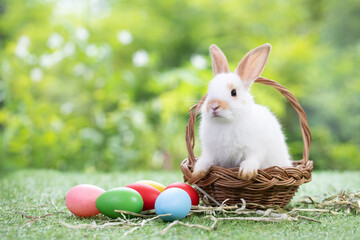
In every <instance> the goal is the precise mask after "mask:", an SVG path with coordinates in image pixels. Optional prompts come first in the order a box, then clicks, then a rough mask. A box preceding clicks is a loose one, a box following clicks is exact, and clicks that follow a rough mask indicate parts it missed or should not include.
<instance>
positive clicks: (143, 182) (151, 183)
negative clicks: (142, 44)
mask: <svg viewBox="0 0 360 240" xmlns="http://www.w3.org/2000/svg"><path fill="white" fill-rule="evenodd" d="M136 183H142V184H146V185H149V186H152V187H154V188H156V189H157V190H159V191H160V192H162V191H164V189H165V186H164V185H162V184H161V183H158V182H155V181H152V180H141V181H137V182H136Z"/></svg>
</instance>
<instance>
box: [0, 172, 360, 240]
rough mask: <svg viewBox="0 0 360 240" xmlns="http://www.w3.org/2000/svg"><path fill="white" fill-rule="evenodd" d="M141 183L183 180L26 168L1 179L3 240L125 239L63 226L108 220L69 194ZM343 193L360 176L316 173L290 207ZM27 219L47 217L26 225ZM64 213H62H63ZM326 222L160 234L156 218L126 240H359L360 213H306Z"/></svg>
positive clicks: (195, 219)
mask: <svg viewBox="0 0 360 240" xmlns="http://www.w3.org/2000/svg"><path fill="white" fill-rule="evenodd" d="M141 179H151V180H155V181H158V182H161V183H163V184H164V185H167V184H170V183H172V182H175V181H182V175H181V172H180V171H176V172H145V171H144V172H115V173H76V172H72V173H68V172H58V171H52V170H22V171H17V172H13V173H9V174H6V175H3V176H1V177H0V239H40V238H43V239H85V238H87V239H115V238H117V239H122V238H123V234H124V233H125V232H127V231H129V230H130V229H131V228H129V227H128V228H124V227H111V228H102V229H100V228H97V229H69V228H67V227H65V226H63V225H61V224H60V222H65V223H68V224H72V225H77V224H90V223H93V222H94V221H95V222H96V223H97V224H102V222H103V221H107V220H108V219H107V218H106V217H104V216H102V215H98V216H96V217H92V218H88V219H85V218H78V217H75V216H73V215H72V214H71V213H70V212H69V211H68V210H67V209H66V206H65V195H66V193H67V191H68V190H69V189H70V188H71V187H73V186H75V185H77V184H81V183H88V184H94V185H97V186H100V187H102V188H104V189H109V188H114V187H119V186H124V185H127V184H129V183H132V182H134V181H137V180H141ZM341 190H345V191H351V192H355V191H359V190H360V172H342V173H340V172H315V173H313V181H312V182H310V183H308V184H304V185H303V186H301V187H300V189H299V192H298V193H297V194H296V196H295V198H294V199H293V201H292V203H291V204H294V202H296V201H297V200H300V199H302V198H303V197H305V196H311V197H313V198H314V199H317V200H322V199H324V198H325V197H327V196H330V195H334V194H336V193H338V192H339V191H341ZM20 212H22V213H24V214H26V215H29V216H43V215H45V214H49V213H55V212H60V213H57V214H55V215H53V216H48V217H45V218H43V219H41V220H39V221H35V222H33V223H31V224H27V225H24V223H26V222H27V221H29V220H31V219H28V218H25V217H23V216H22V215H21V214H20ZM61 212H63V213H61ZM303 215H304V216H308V217H312V218H316V219H318V220H321V221H322V223H317V222H311V221H307V220H301V219H300V220H299V221H298V222H280V223H264V222H249V221H235V220H232V221H222V222H218V224H217V228H216V230H214V231H210V232H209V231H205V230H202V229H197V228H187V227H184V226H175V227H173V228H171V229H170V230H169V231H168V232H167V233H166V234H165V235H161V233H160V232H161V230H162V229H164V228H165V227H166V226H167V225H168V223H165V222H162V221H161V220H160V219H156V220H154V221H151V222H150V223H148V224H146V225H145V226H144V227H143V228H141V229H139V230H136V231H134V232H133V233H132V234H130V235H128V236H127V237H126V238H128V239H360V227H359V226H360V215H355V214H346V212H345V211H343V212H341V213H340V214H338V215H332V214H330V213H329V214H328V213H325V214H324V213H321V214H320V213H304V214H303ZM183 222H187V223H197V224H202V225H207V226H210V225H211V223H212V221H211V220H209V219H207V218H204V217H203V216H201V215H200V216H199V215H198V216H191V217H188V218H186V219H184V220H183Z"/></svg>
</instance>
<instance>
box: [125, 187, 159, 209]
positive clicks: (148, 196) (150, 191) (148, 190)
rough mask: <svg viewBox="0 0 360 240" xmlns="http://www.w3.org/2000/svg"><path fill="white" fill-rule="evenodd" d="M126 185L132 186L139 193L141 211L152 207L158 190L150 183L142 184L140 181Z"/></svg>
mask: <svg viewBox="0 0 360 240" xmlns="http://www.w3.org/2000/svg"><path fill="white" fill-rule="evenodd" d="M126 187H128V188H132V189H134V190H136V191H137V192H138V193H140V195H141V197H142V199H143V201H144V206H143V209H142V210H143V211H146V210H150V209H154V208H155V201H156V198H157V197H158V196H159V194H160V191H159V190H158V189H156V188H154V187H152V186H150V185H146V184H142V183H133V184H129V185H127V186H126Z"/></svg>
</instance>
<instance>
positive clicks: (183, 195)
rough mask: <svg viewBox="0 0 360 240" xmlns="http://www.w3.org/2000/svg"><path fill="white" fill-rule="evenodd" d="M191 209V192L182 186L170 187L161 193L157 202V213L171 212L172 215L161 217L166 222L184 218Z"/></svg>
mask: <svg viewBox="0 0 360 240" xmlns="http://www.w3.org/2000/svg"><path fill="white" fill-rule="evenodd" d="M190 209H191V199H190V196H189V194H187V192H185V191H184V190H182V189H180V188H169V189H166V190H164V191H163V192H162V193H160V195H159V197H158V198H157V199H156V202H155V212H156V214H157V215H163V214H168V213H170V214H171V215H170V216H162V217H160V218H161V219H162V220H164V221H166V222H171V221H174V220H179V219H183V218H184V217H186V216H187V215H188V213H189V212H190Z"/></svg>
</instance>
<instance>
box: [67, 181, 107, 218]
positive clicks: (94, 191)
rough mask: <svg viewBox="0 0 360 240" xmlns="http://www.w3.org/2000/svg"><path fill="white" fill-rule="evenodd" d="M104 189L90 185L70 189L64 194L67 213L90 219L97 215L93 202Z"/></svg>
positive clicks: (97, 211)
mask: <svg viewBox="0 0 360 240" xmlns="http://www.w3.org/2000/svg"><path fill="white" fill-rule="evenodd" d="M103 192H105V190H104V189H102V188H99V187H97V186H94V185H90V184H81V185H77V186H75V187H73V188H71V189H70V190H69V191H68V193H67V194H66V198H65V204H66V207H67V208H68V209H69V211H70V212H71V213H72V214H74V215H76V216H79V217H91V216H94V215H97V214H99V213H100V212H99V210H98V209H97V208H96V205H95V202H96V199H97V198H98V196H100V195H101V194H102V193H103Z"/></svg>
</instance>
